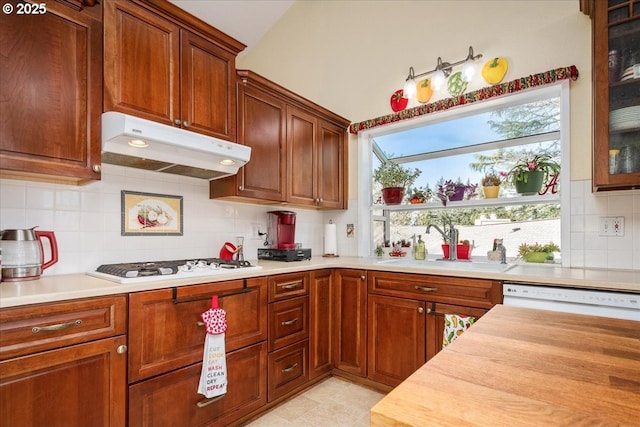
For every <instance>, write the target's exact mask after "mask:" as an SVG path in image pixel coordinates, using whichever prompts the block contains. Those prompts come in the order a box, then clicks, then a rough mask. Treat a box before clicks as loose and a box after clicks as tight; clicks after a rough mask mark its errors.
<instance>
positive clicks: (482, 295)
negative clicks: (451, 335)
mask: <svg viewBox="0 0 640 427" xmlns="http://www.w3.org/2000/svg"><path fill="white" fill-rule="evenodd" d="M368 283H369V292H372V293H376V294H380V295H389V296H397V297H405V298H414V299H419V300H422V301H433V302H442V303H450V304H457V305H464V306H470V307H480V308H491V307H493V306H494V305H495V304H499V303H501V302H502V289H501V286H500V282H499V281H496V280H486V279H470V278H464V277H446V276H431V275H426V274H404V273H386V272H378V271H370V272H369V280H368Z"/></svg>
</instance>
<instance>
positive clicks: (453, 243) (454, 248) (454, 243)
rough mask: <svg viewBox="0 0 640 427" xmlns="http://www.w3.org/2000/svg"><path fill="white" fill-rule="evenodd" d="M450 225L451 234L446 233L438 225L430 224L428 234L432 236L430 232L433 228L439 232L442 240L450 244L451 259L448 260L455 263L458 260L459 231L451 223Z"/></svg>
mask: <svg viewBox="0 0 640 427" xmlns="http://www.w3.org/2000/svg"><path fill="white" fill-rule="evenodd" d="M448 225H449V233H445V232H444V231H442V229H440V227H438V226H437V225H436V224H429V225H428V226H427V234H431V233H430V232H429V231H430V230H431V227H433V228H435V229H436V230H438V233H440V234H441V235H442V238H443V239H444V241H445V242H446V243H448V244H449V258H447V259H448V260H449V261H455V260H457V259H458V230H456V228H455V227H454V226H453V224H452V223H451V222H449V224H448ZM445 229H446V227H445Z"/></svg>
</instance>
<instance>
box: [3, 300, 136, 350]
mask: <svg viewBox="0 0 640 427" xmlns="http://www.w3.org/2000/svg"><path fill="white" fill-rule="evenodd" d="M126 330H127V297H126V296H125V295H117V296H110V297H101V298H91V299H85V300H77V301H68V302H59V303H47V304H37V305H29V306H24V307H17V308H7V309H3V310H0V337H2V344H1V346H0V360H4V359H7V358H10V357H15V356H21V355H25V354H29V353H35V352H38V351H42V350H50V349H53V348H59V347H64V346H68V345H71V344H78V343H82V342H88V341H93V340H96V339H99V338H107V337H111V336H115V335H121V334H125V333H126Z"/></svg>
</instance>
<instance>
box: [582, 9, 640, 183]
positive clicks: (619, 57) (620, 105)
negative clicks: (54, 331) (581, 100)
mask: <svg viewBox="0 0 640 427" xmlns="http://www.w3.org/2000/svg"><path fill="white" fill-rule="evenodd" d="M585 5H588V7H587V8H585V7H583V10H585V11H589V12H591V15H592V35H593V126H594V127H593V189H594V190H595V191H600V190H620V189H630V188H640V123H638V117H640V2H638V1H637V0H598V1H595V2H585ZM634 77H635V78H634Z"/></svg>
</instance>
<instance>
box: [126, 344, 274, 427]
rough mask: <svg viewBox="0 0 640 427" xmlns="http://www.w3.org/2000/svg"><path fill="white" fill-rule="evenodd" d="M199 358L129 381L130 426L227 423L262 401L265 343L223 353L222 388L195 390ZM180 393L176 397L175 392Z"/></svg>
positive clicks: (218, 424)
mask: <svg viewBox="0 0 640 427" xmlns="http://www.w3.org/2000/svg"><path fill="white" fill-rule="evenodd" d="M201 369H202V363H196V364H194V365H191V366H188V367H186V368H182V369H178V370H176V371H173V372H171V373H168V374H165V375H161V376H159V377H156V378H153V379H150V380H146V381H142V382H140V383H138V384H135V385H132V386H130V387H129V425H130V426H140V427H142V426H153V427H163V426H167V427H174V426H205V425H206V426H226V425H229V424H232V423H233V421H234V420H237V419H238V418H240V417H242V416H244V415H246V414H248V413H250V412H252V411H254V410H256V409H258V408H260V407H261V406H263V405H264V404H265V403H266V402H267V345H266V343H261V344H256V345H253V346H250V347H246V348H243V349H241V350H237V351H235V352H232V353H229V354H227V384H228V385H227V393H226V394H225V395H223V396H217V397H213V398H211V399H208V398H206V397H205V396H203V395H201V394H198V392H197V390H198V383H199V380H200V372H201ZM178 397H179V398H178Z"/></svg>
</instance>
